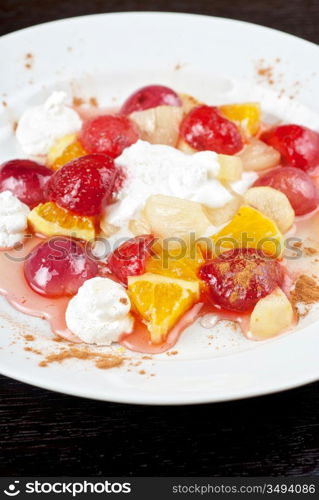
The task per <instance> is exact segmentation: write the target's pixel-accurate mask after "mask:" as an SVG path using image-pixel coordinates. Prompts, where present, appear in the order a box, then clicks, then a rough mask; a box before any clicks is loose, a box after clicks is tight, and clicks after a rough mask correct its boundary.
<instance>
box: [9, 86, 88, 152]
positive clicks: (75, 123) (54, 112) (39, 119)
mask: <svg viewBox="0 0 319 500" xmlns="http://www.w3.org/2000/svg"><path fill="white" fill-rule="evenodd" d="M81 125H82V120H81V118H80V117H79V115H78V113H76V111H74V109H72V108H70V106H68V105H67V94H66V93H65V92H62V91H56V92H53V93H52V94H51V95H50V97H49V98H48V99H47V100H46V101H45V102H44V104H42V105H40V106H34V107H32V108H29V109H27V110H26V111H25V112H24V113H23V115H22V116H21V118H20V120H19V123H18V127H17V131H16V136H17V140H18V142H19V143H20V146H21V148H22V150H23V152H24V153H25V154H27V155H34V156H37V155H45V154H47V152H48V151H49V149H50V147H51V146H52V145H53V144H54V142H55V141H56V140H57V139H59V138H60V137H63V136H64V135H67V134H73V133H75V132H77V131H78V130H80V128H81Z"/></svg>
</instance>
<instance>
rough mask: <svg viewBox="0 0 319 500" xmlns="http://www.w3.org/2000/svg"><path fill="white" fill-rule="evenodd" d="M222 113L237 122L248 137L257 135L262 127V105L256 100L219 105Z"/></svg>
mask: <svg viewBox="0 0 319 500" xmlns="http://www.w3.org/2000/svg"><path fill="white" fill-rule="evenodd" d="M219 109H220V111H221V112H222V114H223V115H224V116H225V117H226V118H228V120H231V121H232V122H235V123H236V125H238V126H239V127H240V128H241V130H242V131H243V133H244V135H245V136H246V137H251V136H252V135H256V134H257V132H258V130H259V128H260V106H259V104H258V103H255V102H245V103H242V104H225V105H223V106H220V107H219Z"/></svg>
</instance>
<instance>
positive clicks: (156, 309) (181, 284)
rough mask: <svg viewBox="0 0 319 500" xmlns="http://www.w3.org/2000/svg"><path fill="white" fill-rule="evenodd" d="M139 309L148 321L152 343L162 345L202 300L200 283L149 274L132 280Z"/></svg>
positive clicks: (134, 301) (130, 286) (135, 306)
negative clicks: (200, 299)
mask: <svg viewBox="0 0 319 500" xmlns="http://www.w3.org/2000/svg"><path fill="white" fill-rule="evenodd" d="M128 290H129V292H130V298H131V302H132V305H133V310H135V311H136V312H137V313H138V314H139V315H140V316H141V317H142V318H143V320H144V321H145V323H146V325H147V328H148V330H149V332H150V337H151V342H152V343H154V344H160V343H161V342H163V341H164V340H165V338H166V337H167V335H168V333H169V331H170V329H171V328H172V327H173V326H174V325H175V324H176V323H177V321H178V320H179V319H180V318H181V317H182V315H183V314H184V313H185V312H186V311H187V310H188V309H190V308H191V307H192V305H193V304H194V303H195V302H196V301H198V300H199V282H198V281H197V282H196V281H186V280H180V279H174V278H169V277H167V276H160V275H159V274H152V273H146V274H143V275H142V276H136V277H129V278H128Z"/></svg>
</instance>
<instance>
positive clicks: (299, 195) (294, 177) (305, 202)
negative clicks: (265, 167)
mask: <svg viewBox="0 0 319 500" xmlns="http://www.w3.org/2000/svg"><path fill="white" fill-rule="evenodd" d="M254 186H270V187H272V188H274V189H278V191H281V192H282V193H284V194H285V195H286V196H287V198H288V200H289V201H290V203H291V206H292V208H293V209H294V211H295V214H296V215H305V214H308V213H310V212H312V211H313V210H315V209H316V208H317V207H318V204H319V196H318V191H317V188H316V186H315V184H314V182H313V181H312V179H311V177H309V175H308V174H307V173H306V172H303V171H302V170H300V169H299V168H294V167H278V168H275V169H273V170H271V171H270V172H268V173H267V174H264V175H263V176H262V177H260V178H259V179H257V181H256V182H255V183H254Z"/></svg>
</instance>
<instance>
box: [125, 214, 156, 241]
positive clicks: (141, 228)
mask: <svg viewBox="0 0 319 500" xmlns="http://www.w3.org/2000/svg"><path fill="white" fill-rule="evenodd" d="M128 228H129V230H130V231H131V233H133V234H134V236H139V235H141V234H150V233H151V232H152V230H151V226H150V225H149V223H148V222H147V221H146V220H145V219H144V217H141V218H140V219H131V220H130V221H129V223H128Z"/></svg>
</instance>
